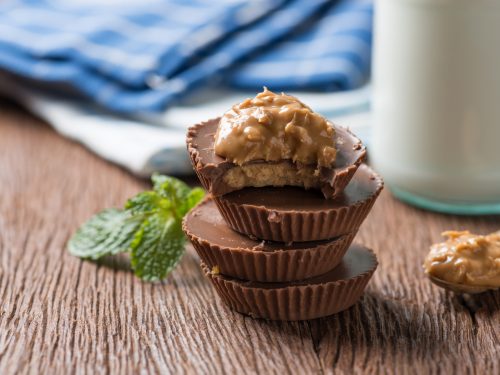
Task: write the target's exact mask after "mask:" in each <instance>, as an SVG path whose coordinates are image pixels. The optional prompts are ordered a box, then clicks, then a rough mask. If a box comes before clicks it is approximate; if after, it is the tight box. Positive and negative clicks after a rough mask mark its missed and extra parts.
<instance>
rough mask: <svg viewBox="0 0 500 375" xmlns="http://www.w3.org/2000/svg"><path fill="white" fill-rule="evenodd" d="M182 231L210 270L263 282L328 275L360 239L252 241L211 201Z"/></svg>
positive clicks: (193, 213)
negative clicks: (232, 224)
mask: <svg viewBox="0 0 500 375" xmlns="http://www.w3.org/2000/svg"><path fill="white" fill-rule="evenodd" d="M207 228H210V229H209V230H207ZM182 229H183V231H184V233H185V234H186V236H187V237H188V238H189V240H190V241H191V243H192V244H193V247H194V248H195V249H196V252H197V253H198V255H199V256H200V258H201V260H202V261H203V263H205V264H206V265H207V266H208V267H209V268H210V269H212V268H213V267H216V266H217V267H218V269H219V272H220V273H221V274H223V275H226V276H230V277H234V278H238V279H245V280H253V281H260V282H285V281H295V280H303V279H307V278H311V277H314V276H317V275H321V274H323V273H326V272H328V271H330V270H331V269H333V268H335V266H337V264H338V263H339V262H340V261H341V260H342V257H343V256H344V254H345V252H346V251H347V248H348V247H349V246H350V244H351V243H352V240H353V238H354V236H355V235H356V233H349V234H347V235H344V236H341V237H338V238H335V239H332V240H330V241H314V242H303V243H298V244H297V243H295V244H284V243H282V244H280V243H269V242H265V241H255V240H251V239H249V238H248V237H246V236H244V235H242V234H240V233H237V232H234V231H233V230H232V229H230V228H229V227H228V226H227V224H226V222H225V221H224V219H223V218H222V217H221V215H220V212H219V211H218V209H217V206H216V205H215V204H214V202H213V199H212V198H211V197H207V198H205V199H204V201H203V202H201V203H200V204H199V205H198V206H196V207H195V208H194V209H193V210H191V211H190V212H189V213H188V214H187V215H186V217H185V218H184V220H183V224H182ZM228 239H231V240H230V241H228Z"/></svg>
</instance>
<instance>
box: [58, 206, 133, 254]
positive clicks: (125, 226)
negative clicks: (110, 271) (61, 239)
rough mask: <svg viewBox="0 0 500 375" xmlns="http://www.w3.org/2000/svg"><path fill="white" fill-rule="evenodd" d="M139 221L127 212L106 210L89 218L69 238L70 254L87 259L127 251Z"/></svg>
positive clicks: (112, 209)
mask: <svg viewBox="0 0 500 375" xmlns="http://www.w3.org/2000/svg"><path fill="white" fill-rule="evenodd" d="M140 224H141V221H140V220H138V218H137V217H133V216H132V215H131V214H130V213H129V212H126V211H123V210H118V209H114V208H111V209H107V210H104V211H102V212H100V213H98V214H97V215H94V216H93V217H91V218H90V219H89V220H88V221H87V222H85V223H84V224H83V225H82V226H81V227H80V228H79V229H78V230H77V231H76V233H75V234H74V235H73V237H71V239H70V240H69V242H68V250H69V252H70V253H71V254H73V255H75V256H78V257H81V258H89V259H98V258H100V257H102V256H104V255H112V254H117V253H120V252H123V251H127V250H128V248H129V246H130V242H131V241H132V238H133V235H134V233H135V232H136V231H137V230H138V228H139V225H140Z"/></svg>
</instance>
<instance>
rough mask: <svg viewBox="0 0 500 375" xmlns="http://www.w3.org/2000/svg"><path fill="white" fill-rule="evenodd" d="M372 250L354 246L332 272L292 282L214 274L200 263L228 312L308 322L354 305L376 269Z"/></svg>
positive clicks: (375, 259) (375, 260)
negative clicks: (247, 279) (261, 281)
mask: <svg viewBox="0 0 500 375" xmlns="http://www.w3.org/2000/svg"><path fill="white" fill-rule="evenodd" d="M377 264H378V263H377V258H376V256H375V254H373V252H372V251H371V250H368V249H367V248H364V247H362V246H359V245H353V246H351V247H350V248H349V250H348V251H347V254H346V256H345V257H344V259H343V260H342V262H341V263H340V264H339V265H338V266H337V267H336V268H335V269H333V270H332V271H330V272H328V273H326V274H324V275H321V276H317V277H314V278H311V279H308V280H304V281H300V282H291V283H259V282H252V281H243V280H238V279H234V278H230V277H227V276H223V275H220V274H213V273H212V272H211V270H210V268H209V267H207V265H205V264H203V263H202V264H201V268H202V270H203V272H204V273H205V275H206V276H207V277H208V278H209V279H210V281H211V282H212V284H213V285H214V287H215V289H216V290H217V293H218V294H219V296H220V298H221V299H222V300H223V301H224V303H226V304H227V305H228V306H229V307H230V308H231V309H233V310H236V311H238V312H240V313H243V314H246V315H250V316H252V317H254V318H264V319H270V320H308V319H315V318H320V317H323V316H328V315H332V314H335V313H337V312H340V311H342V310H345V309H347V308H349V307H351V306H352V305H354V304H355V303H356V302H357V301H358V300H359V298H360V297H361V295H362V294H363V292H364V290H365V287H366V285H367V283H368V281H369V280H370V278H371V277H372V275H373V272H374V271H375V269H376V268H377Z"/></svg>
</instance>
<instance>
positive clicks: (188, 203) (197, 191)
mask: <svg viewBox="0 0 500 375" xmlns="http://www.w3.org/2000/svg"><path fill="white" fill-rule="evenodd" d="M204 196H205V191H204V190H203V189H202V188H198V187H197V188H194V189H191V191H190V192H189V194H188V195H187V196H186V198H185V199H184V200H183V201H182V202H181V204H180V205H179V206H178V207H176V209H177V215H178V216H180V217H184V215H186V214H187V213H188V212H189V210H191V209H192V208H193V207H194V206H196V205H197V204H198V203H199V202H200V201H201V200H202V199H203V197H204Z"/></svg>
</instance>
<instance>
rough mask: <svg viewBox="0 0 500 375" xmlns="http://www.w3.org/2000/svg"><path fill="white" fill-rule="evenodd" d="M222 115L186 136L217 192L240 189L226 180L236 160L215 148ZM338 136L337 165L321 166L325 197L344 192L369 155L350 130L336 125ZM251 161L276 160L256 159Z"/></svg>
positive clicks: (206, 182) (203, 177) (204, 178)
mask: <svg viewBox="0 0 500 375" xmlns="http://www.w3.org/2000/svg"><path fill="white" fill-rule="evenodd" d="M219 119H220V118H216V119H212V120H209V121H206V122H202V123H200V124H196V125H194V126H192V127H190V128H189V129H188V133H187V139H186V143H187V149H188V152H189V156H190V158H191V163H192V164H193V168H194V170H195V172H196V174H197V175H198V178H199V179H200V181H201V183H202V185H203V187H204V188H205V189H206V190H207V191H208V192H210V193H211V194H212V195H213V196H220V195H224V194H227V193H230V192H232V191H236V190H238V189H235V188H234V187H231V186H229V185H227V184H226V183H225V182H224V174H225V173H226V172H227V171H228V170H230V169H231V168H235V167H236V164H234V163H232V162H230V161H228V160H227V159H225V158H222V157H220V156H218V155H217V154H215V151H214V141H215V138H214V137H215V133H216V132H217V127H218V125H219ZM334 140H335V147H336V149H337V157H336V160H335V166H334V167H333V168H327V167H320V169H319V177H320V181H321V191H322V192H323V195H324V197H325V198H329V199H332V198H335V197H336V196H338V195H339V194H340V193H342V191H343V190H344V188H345V187H346V186H347V184H348V183H349V181H350V180H351V178H352V176H353V175H354V173H355V172H356V170H357V168H358V167H359V165H360V164H361V163H362V162H363V160H364V159H365V157H366V148H365V146H363V144H362V143H361V141H360V140H359V139H358V138H357V137H356V136H354V135H353V134H352V133H351V132H350V131H349V130H347V129H345V128H342V127H338V126H335V136H334ZM288 162H289V163H292V162H291V161H288ZM251 163H272V162H266V161H255V162H251ZM292 164H293V163H292Z"/></svg>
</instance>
